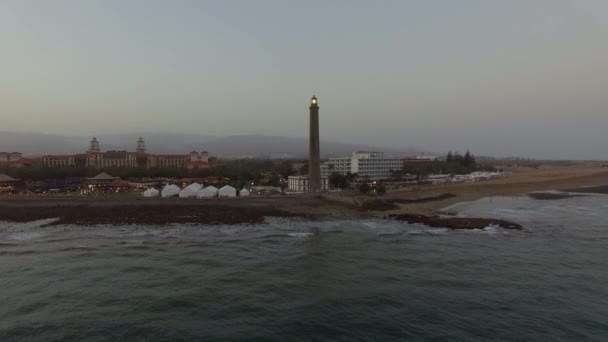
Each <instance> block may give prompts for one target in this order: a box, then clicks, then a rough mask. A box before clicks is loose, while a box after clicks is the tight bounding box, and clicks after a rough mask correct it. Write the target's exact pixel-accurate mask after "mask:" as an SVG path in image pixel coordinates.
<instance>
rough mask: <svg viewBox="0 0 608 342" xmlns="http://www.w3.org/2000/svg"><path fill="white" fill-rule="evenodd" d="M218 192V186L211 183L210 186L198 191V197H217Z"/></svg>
mask: <svg viewBox="0 0 608 342" xmlns="http://www.w3.org/2000/svg"><path fill="white" fill-rule="evenodd" d="M217 194H218V190H217V188H216V187H214V186H213V185H209V186H208V187H206V188H203V189H201V190H199V191H198V192H197V193H196V197H197V198H212V197H216V196H217Z"/></svg>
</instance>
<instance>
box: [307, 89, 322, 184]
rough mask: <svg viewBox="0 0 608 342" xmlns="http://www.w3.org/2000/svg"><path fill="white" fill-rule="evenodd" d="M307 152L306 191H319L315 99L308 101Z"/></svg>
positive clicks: (319, 172) (319, 173)
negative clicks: (308, 133)
mask: <svg viewBox="0 0 608 342" xmlns="http://www.w3.org/2000/svg"><path fill="white" fill-rule="evenodd" d="M308 147H309V152H308V191H309V192H319V191H321V163H320V154H321V153H320V143H319V105H318V103H317V97H316V96H314V95H313V96H312V98H311V99H310V138H309V143H308Z"/></svg>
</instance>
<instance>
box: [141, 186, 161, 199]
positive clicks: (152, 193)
mask: <svg viewBox="0 0 608 342" xmlns="http://www.w3.org/2000/svg"><path fill="white" fill-rule="evenodd" d="M158 195H160V191H158V190H156V189H154V188H150V189H148V190H146V191H144V197H158Z"/></svg>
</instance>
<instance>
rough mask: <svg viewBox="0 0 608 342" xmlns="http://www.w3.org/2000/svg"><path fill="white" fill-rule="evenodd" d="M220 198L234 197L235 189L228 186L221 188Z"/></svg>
mask: <svg viewBox="0 0 608 342" xmlns="http://www.w3.org/2000/svg"><path fill="white" fill-rule="evenodd" d="M219 196H220V197H236V189H235V188H233V187H231V186H230V185H226V186H223V187H222V188H221V189H220V190H219Z"/></svg>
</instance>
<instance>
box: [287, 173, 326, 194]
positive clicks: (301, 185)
mask: <svg viewBox="0 0 608 342" xmlns="http://www.w3.org/2000/svg"><path fill="white" fill-rule="evenodd" d="M309 184H310V183H309V179H308V176H289V177H288V178H287V190H288V191H290V192H309V191H310V189H309ZM320 184H321V190H320V191H327V190H329V179H328V178H327V177H321V181H320Z"/></svg>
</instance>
